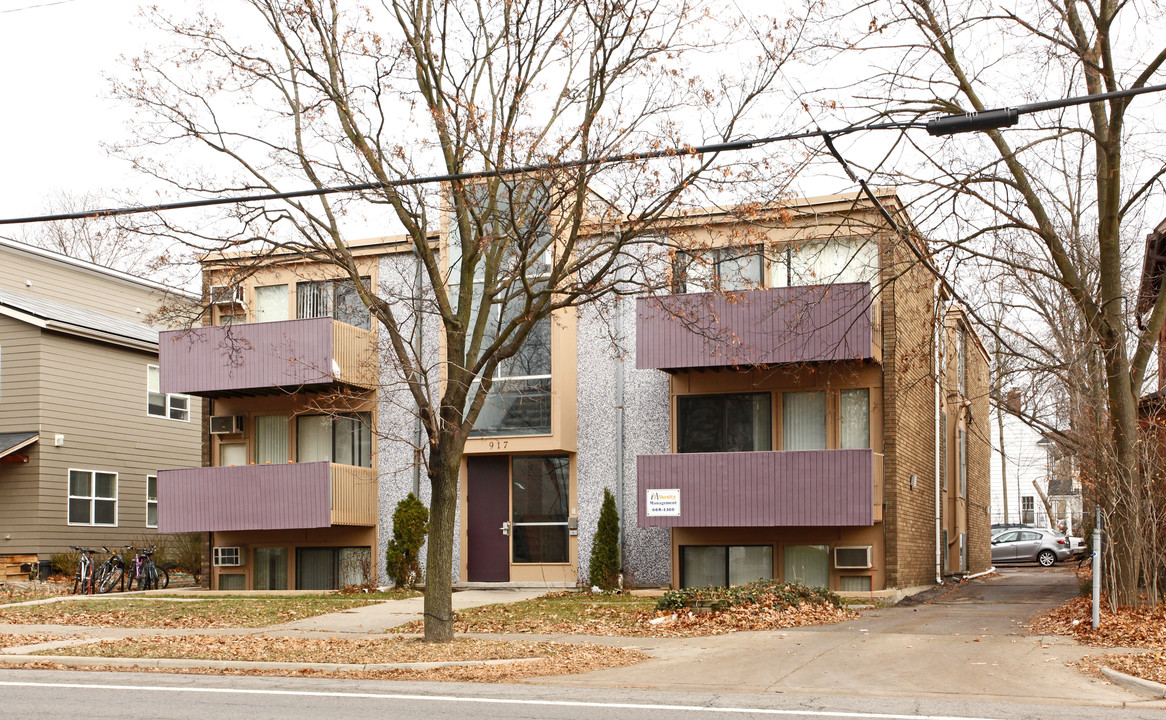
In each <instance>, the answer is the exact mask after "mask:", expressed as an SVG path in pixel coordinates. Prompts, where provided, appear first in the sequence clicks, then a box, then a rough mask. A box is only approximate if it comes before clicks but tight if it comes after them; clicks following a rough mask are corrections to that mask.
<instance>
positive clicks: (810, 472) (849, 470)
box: [636, 450, 882, 527]
mask: <svg viewBox="0 0 1166 720" xmlns="http://www.w3.org/2000/svg"><path fill="white" fill-rule="evenodd" d="M636 467H637V491H636V492H637V494H638V498H639V502H638V510H637V514H638V524H639V525H640V526H641V527H832V526H868V525H873V524H874V522H875V521H876V520H878V519H881V512H879V513H877V514H878V515H879V517H876V512H875V508H874V503H875V500H876V494H877V491H879V490H881V488H882V477H881V474H882V456H881V455H879V454H877V453H875V452H874V451H872V450H791V451H785V452H741V453H674V454H668V455H640V456H639V457H637V458H636ZM876 475H877V477H876ZM673 489H674V490H679V491H680V515H679V516H655V517H648V515H647V509H646V497H647V493H648V491H650V490H673ZM878 500H879V501H880V502H881V498H878ZM880 510H881V509H880Z"/></svg>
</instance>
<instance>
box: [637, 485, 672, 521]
mask: <svg viewBox="0 0 1166 720" xmlns="http://www.w3.org/2000/svg"><path fill="white" fill-rule="evenodd" d="M644 509H645V511H646V513H647V516H648V517H659V516H663V515H671V516H674V517H679V516H680V490H679V488H677V489H674V490H649V491H648V503H647V506H646V507H645V508H644Z"/></svg>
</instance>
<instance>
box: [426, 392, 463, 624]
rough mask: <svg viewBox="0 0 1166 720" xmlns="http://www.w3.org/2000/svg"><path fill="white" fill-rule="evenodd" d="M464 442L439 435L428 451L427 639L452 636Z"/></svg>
mask: <svg viewBox="0 0 1166 720" xmlns="http://www.w3.org/2000/svg"><path fill="white" fill-rule="evenodd" d="M442 414H443V415H444V414H445V413H442ZM443 419H444V418H443ZM447 427H448V426H447ZM462 445H463V444H462V443H459V442H458V441H457V439H456V437H455V438H451V437H448V436H439V437H438V439H437V442H436V443H435V444H434V445H433V449H432V451H431V452H430V455H429V484H430V487H431V488H432V491H433V495H432V499H431V501H430V503H431V507H430V509H429V545H428V548H427V551H426V563H425V642H451V641H452V640H453V544H454V542H455V540H456V538H457V536H458V534H457V501H458V476H459V474H460V472H461V461H462Z"/></svg>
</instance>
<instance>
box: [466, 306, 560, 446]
mask: <svg viewBox="0 0 1166 720" xmlns="http://www.w3.org/2000/svg"><path fill="white" fill-rule="evenodd" d="M490 312H491V314H492V315H493V316H494V317H496V318H497V320H494V319H491V321H490V322H489V324H488V325H487V328H486V337H484V338H483V339H482V346H483V347H486V346H487V345H488V344H489V343H492V342H493V341H494V338H496V337H497V336H498V333H499V332H500V331H501V330H502V329H503V328H505V327H506V325H507V324H509V323H510V321H511V320H512V319H513V318H514V317H515V315H516V314H517V312H518V308H517V305H516V304H513V303H512V307H511V308H507V309H505V310H501V309H500V308H499V306H497V305H495V306H494V307H492V308H491V310H490ZM551 325H552V321H551V318H549V317H545V318H543V319H542V320H539V321H538V322H537V323H535V324H534V327H532V328H531V330H530V333H529V334H528V335H527V336H526V341H525V342H523V344H522V347H520V348H519V349H518V352H517V353H515V354H514V355H513V356H511V357H509V358H506V359H505V360H503V361H502V362H501V363H499V365H498V369H497V370H496V371H495V373H494V384H493V386H491V388H490V394H489V395H488V396H487V398H486V403H485V404H484V405H483V406H482V411H481V412H480V413H479V414H478V419H477V420H476V421H475V422H474V429H473V432H472V434H473V435H474V436H478V437H481V436H494V435H539V434H547V433H549V432H551ZM479 385H480V382H478V381H475V382H474V384H473V385H472V386H471V387H470V394H469V398H470V401H472V399H473V397H474V394H475V393H477V390H478V387H479Z"/></svg>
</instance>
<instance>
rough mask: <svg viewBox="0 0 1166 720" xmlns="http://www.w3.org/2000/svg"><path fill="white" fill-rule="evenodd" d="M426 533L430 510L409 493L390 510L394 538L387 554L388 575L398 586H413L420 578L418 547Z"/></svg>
mask: <svg viewBox="0 0 1166 720" xmlns="http://www.w3.org/2000/svg"><path fill="white" fill-rule="evenodd" d="M428 532H429V509H428V508H426V507H425V505H424V504H423V503H422V502H421V501H420V500H418V499H417V496H416V495H414V494H413V493H409V494H408V495H406V496H405V499H404V500H402V501H401V502H399V503H397V509H396V510H395V511H393V539H392V540H390V541H389V549H388V552H387V553H386V566H387V569H388V572H389V577H390V578H392V580H393V584H394V585H396V586H397V587H399V588H408V587H413V585H415V584H416V583H417V582H418V581H419V580H420V579H421V546H422V545H424V544H425V535H426V534H428Z"/></svg>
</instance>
